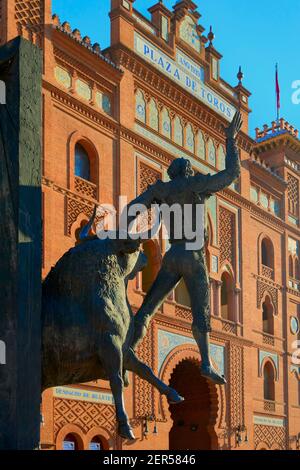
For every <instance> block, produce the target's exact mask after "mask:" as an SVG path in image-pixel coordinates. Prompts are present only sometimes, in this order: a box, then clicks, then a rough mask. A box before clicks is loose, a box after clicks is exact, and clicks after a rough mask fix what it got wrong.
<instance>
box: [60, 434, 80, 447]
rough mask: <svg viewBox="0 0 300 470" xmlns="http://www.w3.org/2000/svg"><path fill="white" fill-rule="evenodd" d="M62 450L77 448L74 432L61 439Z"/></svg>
mask: <svg viewBox="0 0 300 470" xmlns="http://www.w3.org/2000/svg"><path fill="white" fill-rule="evenodd" d="M63 450H79V444H78V440H77V438H76V436H75V435H74V434H68V435H67V436H66V437H65V438H64V440H63Z"/></svg>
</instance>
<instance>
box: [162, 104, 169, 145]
mask: <svg viewBox="0 0 300 470" xmlns="http://www.w3.org/2000/svg"><path fill="white" fill-rule="evenodd" d="M161 132H162V134H163V135H164V136H165V137H168V138H169V139H171V119H170V115H169V112H168V110H167V109H166V108H164V109H163V110H162V113H161Z"/></svg>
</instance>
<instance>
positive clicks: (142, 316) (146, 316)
mask: <svg viewBox="0 0 300 470" xmlns="http://www.w3.org/2000/svg"><path fill="white" fill-rule="evenodd" d="M180 279H181V276H180V275H179V274H176V273H172V272H171V271H169V270H167V269H166V268H164V267H163V268H162V269H161V270H160V271H159V273H158V276H157V278H156V279H155V281H154V283H153V285H152V287H151V288H150V290H149V292H148V293H147V295H146V297H145V299H144V302H143V304H142V306H141V308H140V309H139V311H138V313H137V314H136V316H135V317H134V339H133V342H132V345H131V347H132V349H133V350H135V349H136V348H137V346H138V344H139V343H140V342H141V340H142V339H143V338H144V336H145V335H146V333H147V329H148V326H149V323H150V321H151V319H152V317H153V315H154V314H155V313H156V312H157V310H158V309H159V307H160V306H161V304H162V303H163V302H164V301H165V299H166V297H167V296H168V295H169V294H170V292H171V291H172V290H173V289H174V287H175V286H176V284H177V283H178V282H179V281H180Z"/></svg>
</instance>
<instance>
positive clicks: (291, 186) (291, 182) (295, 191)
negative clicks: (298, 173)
mask: <svg viewBox="0 0 300 470" xmlns="http://www.w3.org/2000/svg"><path fill="white" fill-rule="evenodd" d="M288 207H289V212H290V213H291V214H293V215H295V216H297V217H298V215H299V214H298V212H299V183H298V180H297V178H295V177H294V176H292V175H288Z"/></svg>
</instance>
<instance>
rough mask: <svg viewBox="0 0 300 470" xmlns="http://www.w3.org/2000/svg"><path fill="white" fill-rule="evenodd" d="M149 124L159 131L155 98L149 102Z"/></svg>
mask: <svg viewBox="0 0 300 470" xmlns="http://www.w3.org/2000/svg"><path fill="white" fill-rule="evenodd" d="M149 124H150V127H152V129H155V130H156V131H158V109H157V106H156V103H155V101H154V99H153V98H151V100H150V103H149Z"/></svg>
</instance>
